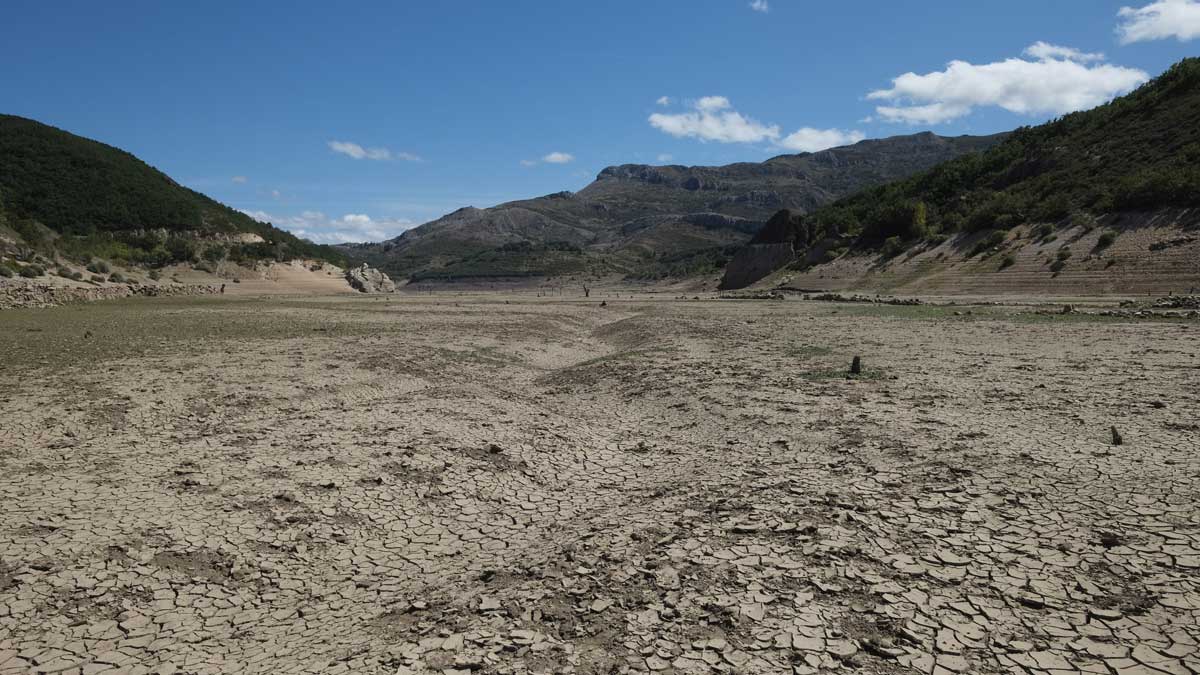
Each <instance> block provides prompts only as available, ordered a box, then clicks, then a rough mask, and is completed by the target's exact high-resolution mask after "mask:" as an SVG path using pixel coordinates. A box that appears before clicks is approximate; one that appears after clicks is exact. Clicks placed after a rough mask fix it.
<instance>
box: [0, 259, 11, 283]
mask: <svg viewBox="0 0 1200 675" xmlns="http://www.w3.org/2000/svg"><path fill="white" fill-rule="evenodd" d="M12 276H13V268H11V267H9V266H8V263H5V262H0V277H4V278H5V279H11V278H12Z"/></svg>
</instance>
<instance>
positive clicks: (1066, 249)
mask: <svg viewBox="0 0 1200 675" xmlns="http://www.w3.org/2000/svg"><path fill="white" fill-rule="evenodd" d="M1070 257H1071V247H1070V246H1063V247H1062V248H1060V249H1058V255H1056V256H1054V258H1055V260H1058V261H1060V262H1066V261H1067V260H1068V259H1070Z"/></svg>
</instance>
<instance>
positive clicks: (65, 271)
mask: <svg viewBox="0 0 1200 675" xmlns="http://www.w3.org/2000/svg"><path fill="white" fill-rule="evenodd" d="M54 273H55V274H57V275H58V276H60V277H62V278H64V279H70V278H71V275H72V274H74V272H72V271H71V269H70V268H68V267H59V268H58V269H57V270H55V271H54Z"/></svg>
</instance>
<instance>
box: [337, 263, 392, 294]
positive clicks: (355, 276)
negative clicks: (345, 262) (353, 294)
mask: <svg viewBox="0 0 1200 675" xmlns="http://www.w3.org/2000/svg"><path fill="white" fill-rule="evenodd" d="M346 281H348V282H350V285H351V286H352V287H353V288H354V289H355V290H357V291H359V292H362V293H393V292H395V290H396V284H395V283H394V282H393V281H392V280H391V279H390V278H389V277H388V275H386V274H384V273H383V272H381V271H379V270H377V269H375V268H373V267H371V266H370V265H368V264H367V263H363V264H362V266H360V267H352V268H350V269H348V270H346Z"/></svg>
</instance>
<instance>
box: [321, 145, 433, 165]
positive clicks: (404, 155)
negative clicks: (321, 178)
mask: <svg viewBox="0 0 1200 675" xmlns="http://www.w3.org/2000/svg"><path fill="white" fill-rule="evenodd" d="M329 149H330V150H332V151H334V152H336V153H339V154H342V155H346V156H347V157H352V158H354V159H373V160H376V161H388V160H392V159H401V160H404V161H406V162H419V161H421V158H420V157H418V156H417V155H414V154H412V153H410V152H397V153H393V152H392V151H391V150H388V149H387V148H364V147H363V146H361V145H359V144H358V143H351V142H350V141H329Z"/></svg>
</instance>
